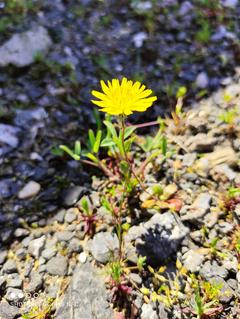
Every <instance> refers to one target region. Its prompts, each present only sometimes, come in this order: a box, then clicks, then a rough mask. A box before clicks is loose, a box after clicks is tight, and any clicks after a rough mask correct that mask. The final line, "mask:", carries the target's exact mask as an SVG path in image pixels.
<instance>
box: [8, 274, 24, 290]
mask: <svg viewBox="0 0 240 319" xmlns="http://www.w3.org/2000/svg"><path fill="white" fill-rule="evenodd" d="M22 284H23V281H22V279H21V278H20V276H19V275H18V274H12V275H8V277H7V287H12V288H22Z"/></svg>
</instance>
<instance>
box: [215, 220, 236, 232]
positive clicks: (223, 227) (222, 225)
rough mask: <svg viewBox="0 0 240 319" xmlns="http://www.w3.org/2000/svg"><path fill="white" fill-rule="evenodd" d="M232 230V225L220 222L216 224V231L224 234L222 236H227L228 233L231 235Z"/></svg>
mask: <svg viewBox="0 0 240 319" xmlns="http://www.w3.org/2000/svg"><path fill="white" fill-rule="evenodd" d="M233 228H234V225H233V224H230V223H228V222H223V221H222V222H220V223H219V224H218V229H219V232H220V233H222V234H224V235H227V234H229V233H231V231H232V230H233Z"/></svg>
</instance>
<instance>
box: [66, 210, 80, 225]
mask: <svg viewBox="0 0 240 319" xmlns="http://www.w3.org/2000/svg"><path fill="white" fill-rule="evenodd" d="M78 212H79V211H78V209H77V208H76V209H75V208H70V209H68V210H67V212H66V214H65V222H66V223H69V224H71V223H72V222H73V221H75V220H76V219H77V213H78Z"/></svg>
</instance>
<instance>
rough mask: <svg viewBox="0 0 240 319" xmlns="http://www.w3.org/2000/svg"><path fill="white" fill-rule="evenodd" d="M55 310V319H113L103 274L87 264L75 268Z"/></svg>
mask: <svg viewBox="0 0 240 319" xmlns="http://www.w3.org/2000/svg"><path fill="white" fill-rule="evenodd" d="M56 308H57V309H56V315H55V318H56V319H66V318H71V319H106V318H114V314H113V310H112V309H111V308H110V306H109V303H108V302H107V292H106V288H105V284H104V280H103V274H102V273H101V274H100V273H99V271H97V270H96V269H94V268H93V266H92V265H91V264H89V263H86V264H83V265H78V266H77V267H76V269H75V271H74V274H73V278H72V281H71V284H70V286H69V288H68V290H67V292H66V294H65V296H64V297H63V299H62V300H60V301H59V302H58V303H57V307H56ZM148 319H149V318H148Z"/></svg>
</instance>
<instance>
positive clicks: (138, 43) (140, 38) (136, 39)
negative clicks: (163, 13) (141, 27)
mask: <svg viewBox="0 0 240 319" xmlns="http://www.w3.org/2000/svg"><path fill="white" fill-rule="evenodd" d="M147 38H148V36H147V33H146V32H138V33H136V34H134V36H133V43H134V46H135V47H136V48H141V47H142V45H143V42H144V41H145V40H146V39H147Z"/></svg>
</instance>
